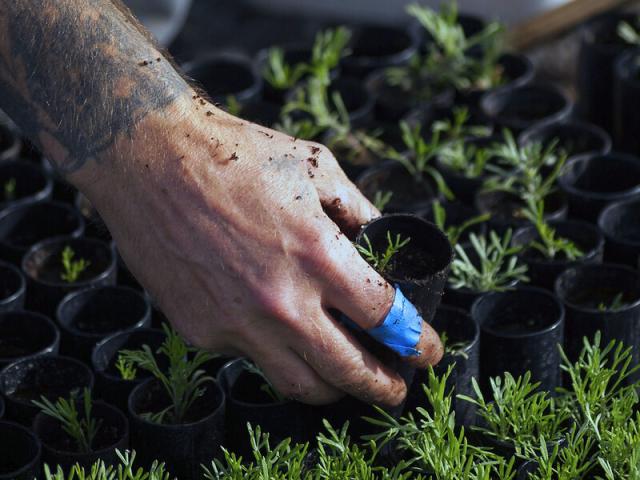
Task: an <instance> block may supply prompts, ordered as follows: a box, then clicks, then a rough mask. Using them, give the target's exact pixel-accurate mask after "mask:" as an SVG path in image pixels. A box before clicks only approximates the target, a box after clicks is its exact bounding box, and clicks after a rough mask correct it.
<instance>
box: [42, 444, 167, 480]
mask: <svg viewBox="0 0 640 480" xmlns="http://www.w3.org/2000/svg"><path fill="white" fill-rule="evenodd" d="M116 454H117V456H118V463H117V466H114V465H107V464H105V463H104V461H103V460H97V461H96V462H95V463H94V464H93V465H91V467H90V468H89V467H88V468H87V469H85V467H83V466H81V465H80V464H78V463H76V464H75V465H74V466H73V467H71V468H70V469H69V472H68V473H65V471H64V470H63V469H62V467H60V466H58V467H57V469H56V470H52V469H51V468H50V467H49V465H47V464H45V465H44V478H45V479H46V480H171V478H172V477H171V474H170V473H169V472H167V471H166V469H165V466H164V463H159V462H158V461H154V462H153V463H152V464H151V466H150V467H148V468H146V467H145V468H142V467H136V466H135V458H136V452H131V453H129V452H128V451H127V452H124V453H122V452H120V451H119V450H116Z"/></svg>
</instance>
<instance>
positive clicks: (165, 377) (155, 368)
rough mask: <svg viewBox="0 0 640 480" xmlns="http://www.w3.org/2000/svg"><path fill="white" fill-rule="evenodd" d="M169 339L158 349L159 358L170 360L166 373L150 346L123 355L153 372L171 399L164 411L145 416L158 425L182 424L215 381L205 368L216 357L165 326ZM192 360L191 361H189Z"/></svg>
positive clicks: (136, 364)
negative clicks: (193, 345) (191, 345)
mask: <svg viewBox="0 0 640 480" xmlns="http://www.w3.org/2000/svg"><path fill="white" fill-rule="evenodd" d="M163 329H164V331H165V334H166V339H165V341H164V342H163V343H162V345H161V346H160V348H159V349H158V355H163V356H164V357H166V359H167V361H168V364H169V368H168V371H167V372H166V373H165V372H164V371H163V370H162V369H161V368H160V366H159V365H158V362H157V360H156V355H155V354H154V353H153V352H152V351H151V348H149V346H148V345H143V346H142V349H141V350H122V351H121V352H120V355H121V356H122V358H123V359H124V361H126V362H130V363H131V364H132V365H135V366H136V367H138V368H141V369H143V370H146V371H148V372H150V373H151V374H152V375H153V376H154V377H155V378H157V379H158V380H159V381H160V383H161V384H162V386H163V387H164V389H165V391H166V393H167V395H168V396H169V398H170V399H171V405H169V406H168V407H167V408H165V409H163V410H162V411H160V412H149V413H148V414H146V415H145V418H147V419H148V420H149V421H152V422H155V423H169V424H180V423H182V422H183V421H184V419H185V416H186V415H187V413H188V412H189V409H190V408H191V406H192V405H193V403H194V402H195V401H196V400H197V399H198V398H200V397H201V396H202V395H204V393H205V391H206V383H208V382H211V381H213V378H212V377H210V376H207V375H206V372H205V371H204V370H203V369H202V366H203V365H204V364H205V363H206V362H208V361H210V360H212V359H213V358H215V355H214V354H212V353H209V352H206V351H204V350H201V349H198V348H193V347H189V346H188V345H187V344H186V343H185V341H184V340H183V339H182V337H180V335H178V333H177V332H175V331H173V330H172V329H171V328H169V327H168V326H167V325H163ZM189 357H191V358H189Z"/></svg>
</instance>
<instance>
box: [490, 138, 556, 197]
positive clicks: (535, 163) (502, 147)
mask: <svg viewBox="0 0 640 480" xmlns="http://www.w3.org/2000/svg"><path fill="white" fill-rule="evenodd" d="M503 135H504V139H505V140H504V143H501V144H498V145H496V147H495V148H494V149H493V150H492V156H493V157H495V159H496V162H495V164H493V163H492V164H490V165H488V166H487V169H488V170H490V171H491V172H492V176H491V177H489V178H488V179H487V181H486V182H485V186H484V190H485V191H502V192H506V193H511V194H513V195H515V196H516V197H518V198H519V199H520V200H522V202H523V204H524V205H527V204H529V202H533V203H534V204H537V203H539V202H541V201H544V200H545V199H546V198H547V197H548V196H549V194H551V193H552V192H554V191H555V183H556V180H557V178H558V176H559V175H560V173H561V171H562V167H563V166H564V164H565V161H566V159H567V156H566V154H562V153H559V152H558V151H557V149H556V146H557V142H551V144H549V145H548V146H547V147H546V148H545V147H543V145H542V144H541V143H539V142H537V143H535V142H534V143H529V144H527V145H524V146H522V147H519V146H518V144H517V143H516V140H515V139H514V137H513V134H512V133H511V132H510V131H508V130H505V131H504V134H503ZM545 169H550V172H549V173H548V174H547V175H544V173H543V172H544V171H545Z"/></svg>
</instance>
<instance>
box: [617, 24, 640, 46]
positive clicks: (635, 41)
mask: <svg viewBox="0 0 640 480" xmlns="http://www.w3.org/2000/svg"><path fill="white" fill-rule="evenodd" d="M618 35H619V36H620V38H622V39H623V40H624V41H625V42H627V43H630V44H631V45H640V33H639V32H638V30H637V29H636V28H635V27H634V26H633V25H631V24H630V23H629V22H620V23H619V24H618Z"/></svg>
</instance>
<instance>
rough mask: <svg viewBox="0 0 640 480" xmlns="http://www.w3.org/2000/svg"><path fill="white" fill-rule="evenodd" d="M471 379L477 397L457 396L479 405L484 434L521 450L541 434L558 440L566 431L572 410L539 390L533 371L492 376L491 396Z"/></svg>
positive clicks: (535, 440) (479, 428) (535, 443)
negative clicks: (533, 378) (509, 443)
mask: <svg viewBox="0 0 640 480" xmlns="http://www.w3.org/2000/svg"><path fill="white" fill-rule="evenodd" d="M471 380H472V386H473V391H474V394H475V397H469V396H466V395H458V398H459V399H461V400H463V401H466V402H469V403H472V404H474V405H476V407H477V408H478V415H480V416H481V417H482V419H483V420H484V423H485V425H483V426H480V427H477V430H479V431H481V432H483V433H484V434H485V435H489V436H492V437H494V438H496V439H498V440H502V441H508V442H512V443H513V444H514V445H515V446H516V449H517V451H518V452H522V451H523V449H524V448H525V447H526V446H532V445H537V442H538V439H539V438H540V437H541V436H542V437H544V438H546V439H549V440H550V441H557V440H559V439H560V438H561V437H562V435H563V434H564V432H565V427H566V424H567V422H568V420H569V418H570V417H571V413H570V411H569V410H568V409H566V408H564V407H563V405H562V402H558V401H557V400H555V399H554V398H553V397H551V395H550V394H549V392H546V391H538V390H537V389H538V387H539V385H540V384H539V383H535V382H532V381H531V373H530V372H527V373H525V374H524V376H522V377H518V378H514V377H513V376H512V375H511V374H510V373H508V372H506V373H505V374H504V377H495V378H491V379H490V380H489V382H490V385H491V397H490V398H488V399H485V398H484V396H483V394H482V391H481V390H480V386H479V385H478V382H477V381H476V379H475V378H472V379H471Z"/></svg>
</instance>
